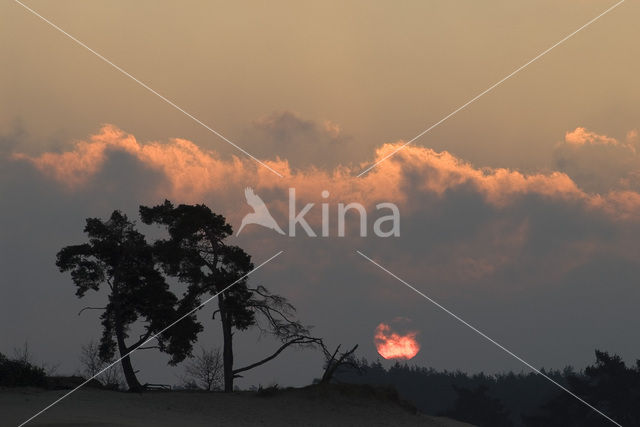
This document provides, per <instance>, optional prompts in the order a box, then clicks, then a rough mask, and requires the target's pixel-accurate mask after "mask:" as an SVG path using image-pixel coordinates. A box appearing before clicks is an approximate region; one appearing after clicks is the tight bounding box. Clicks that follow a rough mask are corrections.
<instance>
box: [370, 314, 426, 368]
mask: <svg viewBox="0 0 640 427" xmlns="http://www.w3.org/2000/svg"><path fill="white" fill-rule="evenodd" d="M417 335H418V332H416V331H409V332H407V333H406V334H404V335H401V334H399V333H397V332H393V331H392V330H391V327H390V326H389V325H387V324H385V323H380V324H379V325H378V327H377V328H376V332H375V335H374V337H373V340H374V342H375V344H376V349H377V350H378V353H379V354H380V356H382V357H384V358H385V359H406V360H408V359H412V358H413V357H415V355H416V354H418V352H419V351H420V343H418V341H417V340H416V337H417Z"/></svg>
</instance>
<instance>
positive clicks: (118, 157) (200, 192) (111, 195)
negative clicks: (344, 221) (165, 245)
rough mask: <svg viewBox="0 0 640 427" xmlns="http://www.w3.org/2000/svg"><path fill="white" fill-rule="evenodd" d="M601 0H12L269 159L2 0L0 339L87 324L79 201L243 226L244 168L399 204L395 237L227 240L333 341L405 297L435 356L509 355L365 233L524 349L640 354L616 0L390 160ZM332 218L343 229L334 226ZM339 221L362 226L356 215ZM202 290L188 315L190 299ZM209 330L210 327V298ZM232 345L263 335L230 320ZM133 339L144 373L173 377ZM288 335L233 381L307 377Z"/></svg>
mask: <svg viewBox="0 0 640 427" xmlns="http://www.w3.org/2000/svg"><path fill="white" fill-rule="evenodd" d="M614 3H615V2H606V1H600V0H598V1H595V0H571V1H563V2H558V1H547V0H544V1H535V2H523V1H513V0H509V1H507V0H505V1H483V2H478V1H473V0H468V1H466V0H460V1H455V2H452V1H422V2H418V1H415V2H402V4H398V3H397V2H378V3H376V4H372V3H371V2H349V3H348V4H346V5H345V4H343V2H321V3H316V4H315V5H308V4H307V5H303V4H301V3H299V2H290V3H289V2H279V3H274V2H252V3H227V2H219V3H218V2H195V1H194V2H179V3H175V2H171V3H169V2H156V1H142V2H135V3H133V4H132V3H131V2H119V1H108V2H107V1H105V2H80V1H56V2H45V1H30V2H28V3H27V4H28V5H29V6H30V7H32V8H34V9H35V10H36V11H38V13H41V14H42V15H43V16H45V17H46V18H47V19H50V20H51V21H53V22H54V23H55V24H57V25H59V26H60V27H61V28H63V29H64V30H65V31H67V32H69V33H70V34H72V35H73V36H75V37H77V38H78V39H79V40H81V41H82V42H84V43H86V44H87V45H88V46H89V47H91V48H92V49H94V50H96V51H97V52H99V53H101V54H102V55H104V56H105V57H107V58H109V59H110V60H111V61H113V62H114V63H115V64H117V65H119V66H121V67H122V68H124V69H125V70H127V71H128V72H129V73H131V74H132V75H134V76H136V77H137V78H139V79H140V80H142V81H144V82H145V83H147V84H148V85H149V86H151V87H152V88H153V89H154V90H156V91H158V92H160V93H161V94H163V95H164V96H166V97H168V98H169V99H171V100H172V101H174V102H176V103H177V104H178V105H180V106H181V107H182V108H184V109H185V110H187V111H188V112H190V113H192V114H193V115H195V116H196V117H198V118H199V119H200V120H202V121H203V122H205V123H206V124H208V125H210V126H211V127H213V128H214V129H216V130H217V131H219V132H221V133H222V134H224V135H225V136H226V137H228V138H230V139H231V140H232V141H234V142H235V143H237V144H238V145H240V146H242V147H243V148H244V149H246V150H248V151H249V152H251V153H252V154H254V155H256V156H257V157H258V158H260V159H262V160H264V161H266V162H268V164H269V165H270V166H271V167H273V168H274V169H277V170H278V171H279V172H281V173H282V174H283V175H284V177H283V178H279V177H277V176H275V175H273V174H271V173H270V172H269V171H268V170H266V169H264V168H262V167H260V166H257V165H256V163H255V162H253V161H252V160H251V159H249V158H247V156H245V155H243V154H242V153H240V152H238V151H237V150H236V149H234V148H233V147H231V146H230V145H229V144H227V143H226V142H224V141H223V140H221V139H220V138H218V137H216V136H215V135H213V134H211V133H210V132H208V131H207V130H205V129H203V128H202V127H201V126H199V125H198V124H196V123H194V122H193V121H192V120H191V119H189V118H188V117H186V116H185V115H183V114H182V113H180V112H178V111H176V110H175V109H173V108H172V107H170V106H169V105H167V104H166V103H164V102H163V101H162V100H160V99H159V98H158V97H156V96H154V95H153V94H151V93H149V92H148V91H146V90H145V89H143V88H141V87H140V86H139V85H137V84H136V83H135V82H133V81H132V80H130V79H128V78H127V77H125V76H124V75H122V74H121V73H119V72H117V71H116V70H114V69H113V68H112V67H110V66H109V65H108V64H106V63H104V62H103V61H101V60H100V59H98V58H97V57H96V56H94V55H92V54H91V53H90V52H88V51H87V50H85V49H83V48H82V47H80V46H78V45H77V44H75V43H74V42H73V41H72V40H70V39H69V38H67V37H65V36H64V35H62V34H60V33H59V32H57V31H56V30H54V29H53V28H52V27H50V26H49V25H47V24H46V23H45V22H43V21H41V20H39V19H38V18H37V17H35V16H33V15H32V14H30V13H29V12H27V11H26V10H25V9H23V8H22V7H20V6H19V5H18V4H15V3H13V2H3V3H2V4H1V5H0V40H1V42H0V57H1V58H2V67H0V99H1V100H2V102H1V103H0V175H1V177H0V200H2V209H0V223H1V224H2V226H1V227H0V242H1V243H0V251H1V254H0V255H1V256H0V270H1V271H2V275H1V278H0V280H1V282H0V283H1V286H0V322H2V324H3V325H4V326H3V327H2V328H0V352H3V353H9V354H11V353H12V349H13V348H14V347H17V346H20V345H21V344H22V343H23V342H24V341H25V340H28V341H29V343H30V345H31V347H32V348H33V351H34V353H35V354H36V357H37V358H39V359H40V360H46V361H47V362H49V363H60V371H61V372H72V371H73V370H74V369H76V368H77V366H78V354H79V349H80V345H81V344H83V343H86V342H87V341H88V340H89V339H91V338H92V337H93V338H97V337H98V336H99V334H100V330H99V320H98V315H97V314H96V313H85V314H83V316H82V318H78V317H77V315H76V314H77V312H78V310H79V309H80V308H82V307H83V306H85V305H90V304H93V303H96V304H99V303H100V301H101V299H102V297H103V295H93V296H90V297H87V300H86V301H79V300H77V298H76V297H75V295H74V288H73V285H72V283H71V280H70V277H69V276H67V275H63V274H60V273H59V272H57V270H56V267H55V265H54V257H55V253H56V252H57V251H58V250H59V249H60V248H61V247H62V246H64V245H67V244H72V243H79V242H81V241H82V240H83V235H82V228H83V226H84V218H86V217H89V216H94V217H95V216H97V217H107V216H108V215H109V214H110V212H111V211H112V210H113V209H121V210H123V211H124V212H126V213H128V214H129V215H130V216H132V217H134V216H135V215H136V212H137V206H138V205H139V204H141V203H144V204H152V203H158V202H161V201H162V200H163V199H164V198H170V199H171V200H172V201H174V202H188V203H201V202H204V203H207V204H208V205H209V206H210V207H211V208H212V209H213V210H214V211H216V212H218V213H221V214H223V215H225V216H226V217H227V218H228V220H229V221H230V223H231V224H232V225H233V226H234V228H237V227H238V225H239V223H240V220H241V218H242V216H243V215H244V214H246V213H247V212H249V208H248V207H247V206H246V204H245V201H244V193H243V189H244V187H246V186H251V187H253V188H255V189H256V192H257V193H258V194H260V196H261V197H262V198H263V199H264V200H265V202H267V204H268V205H269V207H270V208H271V209H272V213H273V214H274V217H275V218H276V220H278V221H279V222H280V223H281V224H285V223H286V219H285V215H286V209H287V205H286V203H287V199H286V195H287V190H288V188H289V187H295V188H296V191H297V194H298V196H299V200H298V202H299V203H300V204H303V203H307V202H314V203H316V206H315V208H314V211H313V212H312V213H311V214H310V217H311V223H312V225H313V226H314V227H319V225H318V224H319V212H320V210H319V209H320V208H319V207H318V204H319V203H321V202H322V200H321V198H320V193H321V191H322V190H328V191H329V192H330V193H331V196H330V198H329V199H328V201H329V203H331V206H332V207H331V209H332V212H334V213H333V214H334V215H335V211H334V209H335V206H336V205H337V203H338V202H351V201H357V202H360V203H363V204H364V205H365V206H366V207H367V209H368V212H369V214H370V216H371V218H370V221H369V227H371V225H372V223H373V220H374V219H375V215H376V214H375V212H376V211H375V204H376V203H379V202H385V201H389V202H394V203H396V204H398V206H399V207H400V211H401V236H400V237H398V238H386V239H380V238H377V237H374V236H370V237H366V238H359V237H354V236H353V235H351V236H350V237H346V238H338V237H336V236H335V234H334V235H333V236H332V237H329V238H317V239H313V238H305V237H300V236H299V237H296V238H291V237H284V236H278V235H276V234H275V233H273V232H270V231H269V230H262V229H259V228H258V227H253V228H247V229H246V232H245V231H243V233H242V235H241V236H240V237H239V238H235V237H234V238H233V239H231V240H230V242H231V243H234V244H239V245H241V246H242V247H243V248H245V249H246V250H247V251H248V252H249V253H251V254H252V255H253V256H254V260H255V262H256V264H257V263H260V262H262V260H264V259H266V258H269V257H270V256H271V255H273V254H274V253H276V252H277V251H279V250H284V251H285V252H284V254H283V255H282V256H281V257H279V258H278V259H277V260H275V261H273V263H271V264H269V265H267V266H265V267H264V269H262V270H260V271H259V272H258V273H257V274H256V275H255V277H254V278H252V281H254V283H260V284H263V285H265V286H266V287H268V288H269V289H271V290H273V291H274V292H277V293H280V294H282V295H284V296H286V297H288V298H289V299H290V300H291V302H293V303H294V304H295V305H296V307H297V308H298V310H299V313H298V314H299V317H300V319H301V320H302V321H303V322H305V323H307V324H311V325H314V326H315V327H314V332H315V333H316V334H318V335H320V336H323V337H325V338H326V339H327V341H328V342H329V344H330V345H337V344H339V343H342V344H343V345H344V346H350V345H353V344H355V343H359V344H360V349H361V353H360V355H362V356H366V357H367V358H369V359H375V357H376V352H375V346H374V342H373V335H374V331H375V328H376V326H377V325H378V324H379V323H380V322H388V321H390V320H391V319H394V318H396V317H406V318H410V319H411V320H412V325H413V326H414V327H415V328H416V329H417V330H419V332H420V333H419V339H420V341H421V344H422V349H421V351H420V353H418V355H417V356H416V357H415V358H414V359H412V361H415V362H416V363H418V364H420V365H425V366H434V367H436V368H448V369H458V368H459V369H464V370H471V371H478V370H485V371H490V372H495V371H503V370H508V369H516V370H520V369H521V368H523V367H522V366H521V365H520V364H519V363H518V362H517V361H514V360H513V359H511V358H510V357H509V356H507V355H506V354H504V353H502V352H501V351H500V350H498V349H496V348H495V347H493V346H492V345H491V344H489V343H487V342H486V341H484V340H483V339H482V338H481V337H479V336H477V335H475V334H474V333H473V332H472V331H470V330H468V329H465V328H464V327H463V326H461V325H460V324H459V323H457V322H456V321H455V320H454V319H452V318H451V317H449V316H447V315H446V314H444V313H442V312H441V311H439V310H438V309H437V308H436V307H434V306H433V305H431V304H430V303H429V302H428V301H426V300H424V299H422V298H421V297H419V296H418V295H417V294H415V293H414V292H412V291H411V290H409V289H408V288H406V287H404V285H402V284H401V283H399V282H398V281H396V280H395V279H393V278H392V277H390V276H389V275H386V274H385V273H383V272H381V271H380V270H379V269H377V268H376V267H375V266H374V265H372V264H371V263H368V262H367V261H366V260H364V259H363V258H362V257H360V256H358V255H357V254H356V252H355V251H356V250H360V251H362V252H363V253H366V254H367V255H369V256H371V257H372V258H375V259H376V260H378V261H379V262H380V263H381V264H382V265H384V266H386V267H388V268H389V269H390V270H391V271H393V272H394V273H396V274H397V275H399V276H400V277H402V278H403V279H405V280H407V281H408V282H410V283H411V284H413V285H414V286H415V287H417V288H419V289H420V290H422V291H423V292H425V293H426V294H428V295H429V296H431V297H433V298H435V299H436V300H438V301H439V302H440V303H442V304H443V305H445V306H447V307H449V308H450V309H451V310H452V311H454V312H456V313H457V314H459V315H460V316H462V317H463V318H465V319H466V320H467V321H469V322H470V323H472V324H474V325H476V326H477V327H478V328H480V329H482V330H484V331H485V332H486V333H487V334H488V335H490V336H492V337H494V338H495V339H496V340H498V341H500V342H501V343H502V344H504V345H505V346H507V347H509V348H510V349H512V350H513V351H514V352H515V353H517V354H520V355H521V356H523V357H524V358H525V359H526V360H528V361H530V362H531V363H532V364H534V365H536V366H546V367H562V366H564V365H567V364H573V365H577V366H584V365H585V364H586V363H589V362H590V361H591V360H592V359H593V350H594V349H595V348H601V349H605V350H608V351H612V352H616V353H619V354H621V355H622V356H623V357H625V358H626V359H627V360H635V359H636V358H638V357H640V343H638V340H637V337H636V331H635V329H637V328H634V327H633V325H637V324H638V322H639V321H640V317H639V314H638V310H637V306H638V304H639V303H640V288H639V287H638V285H637V277H638V274H639V273H640V265H639V264H638V261H637V260H638V255H640V250H639V248H638V244H637V242H638V238H639V237H640V214H639V213H638V208H639V207H640V156H639V154H638V149H639V148H640V140H639V137H638V129H639V128H640V119H639V118H640V85H638V80H637V79H638V76H639V75H640V48H639V47H638V43H637V41H638V40H639V39H640V38H639V37H640V29H639V28H638V26H637V22H636V21H637V16H638V13H639V12H640V6H639V5H638V2H636V1H633V0H627V1H626V2H625V3H624V4H622V5H621V6H620V7H618V8H617V9H616V10H614V11H612V12H611V13H610V14H608V15H606V16H605V17H603V18H602V19H601V20H599V21H597V22H596V23H594V24H593V25H592V26H590V27H588V28H587V29H585V30H584V31H582V32H580V33H578V34H577V35H576V36H575V37H574V38H572V39H570V40H568V41H567V42H566V43H564V44H563V45H561V46H559V47H557V48H556V49H554V50H553V51H551V52H550V53H549V54H548V55H546V56H544V57H543V58H541V59H540V60H539V61H537V62H535V63H534V64H532V65H531V66H529V67H528V68H526V69H525V70H524V71H522V72H521V73H519V74H518V75H516V76H514V77H513V78H512V79H510V80H508V81H507V82H505V83H504V84H503V85H501V86H500V87H498V88H496V89H495V90H494V91H492V92H491V93H489V94H487V95H486V96H484V97H483V98H481V99H480V100H478V101H477V102H476V103H474V104H472V105H471V106H469V107H468V108H467V109H465V110H464V111H462V112H460V113H459V114H458V115H456V116H454V117H453V118H451V119H450V120H449V121H447V122H445V123H444V124H443V125H442V126H440V127H438V128H436V129H435V130H434V131H433V132H430V133H429V134H427V135H425V136H423V137H422V138H421V139H419V140H418V141H416V142H415V144H413V145H411V146H409V147H407V148H406V149H405V150H402V151H401V152H399V153H398V155H397V156H395V157H393V159H391V160H389V161H387V162H384V163H382V164H381V165H380V167H378V168H376V169H374V170H372V171H371V172H370V173H369V174H367V175H365V176H364V177H363V178H356V177H355V175H357V174H358V173H359V172H360V171H361V170H362V168H363V167H364V165H366V164H369V163H370V162H371V161H373V160H374V159H381V158H382V157H384V155H385V154H386V153H389V152H390V151H392V150H393V149H395V148H397V147H399V146H400V145H399V144H401V143H402V142H403V141H406V140H409V139H411V138H412V137H413V136H415V135H416V134H418V133H419V132H421V131H422V130H424V129H425V128H427V127H429V126H430V125H431V124H433V123H434V122H436V121H438V120H440V119H441V118H442V117H443V116H445V115H446V114H448V113H449V112H451V111H452V110H454V109H455V108H457V107H459V106H460V105H462V104H463V103H465V102H466V101H468V100H469V99H471V98H473V97H474V96H475V95H477V94H478V93H480V92H481V91H482V90H484V89H486V88H487V87H489V86H490V85H491V84H493V83H495V82H496V81H498V80H500V79H501V78H503V77H504V76H506V75H507V74H509V73H510V72H512V71H513V70H515V69H516V68H518V67H519V66H520V65H522V64H524V63H525V62H527V61H528V60H530V59H531V58H533V57H535V56H536V55H537V54H538V53H540V52H541V51H543V50H544V49H546V48H548V47H550V46H551V45H553V44H554V43H556V42H557V41H559V40H560V39H562V38H563V37H565V36H566V35H568V34H569V33H571V32H572V31H574V30H576V29H577V28H579V27H580V26H582V25H583V24H584V23H586V22H587V21H589V20H590V19H592V18H594V17H595V16H597V15H598V14H600V13H601V12H602V11H604V10H605V9H606V8H608V7H609V6H611V5H613V4H614ZM333 226H334V225H333V223H332V227H333ZM352 234H353V233H352ZM209 316H210V312H206V313H203V320H206V319H207V318H208V317H209ZM205 325H206V329H205V332H204V334H203V335H202V342H203V344H204V345H207V346H209V345H217V343H218V342H219V340H220V334H219V330H218V329H219V325H218V324H217V323H212V322H211V321H206V323H205ZM236 337H237V339H238V350H237V351H238V353H237V354H238V357H237V360H238V365H241V364H243V363H244V362H251V361H254V360H255V359H257V358H261V356H263V355H266V354H267V353H269V352H270V351H271V350H272V349H273V348H274V346H275V343H274V342H272V341H270V340H269V339H262V340H261V341H259V342H258V345H257V346H256V335H255V334H253V333H248V334H240V333H239V334H237V335H236ZM165 362H166V357H165V356H162V355H158V354H152V353H148V354H145V355H141V356H136V358H135V363H136V365H137V366H138V367H139V368H141V373H140V376H141V378H142V380H143V381H147V380H151V382H163V381H165V382H176V381H177V379H176V377H175V375H177V373H179V371H180V370H179V369H177V370H171V369H169V368H165V365H164V364H165ZM321 364H322V359H321V357H320V355H319V354H318V353H314V352H310V351H292V352H289V353H287V354H286V355H285V356H284V357H282V358H281V359H279V360H276V361H275V362H272V363H271V364H269V365H266V366H265V367H264V368H260V369H259V370H256V371H255V372H251V373H249V374H248V375H247V377H246V378H245V379H242V380H241V381H240V385H242V386H246V385H250V384H257V383H263V384H266V383H269V382H272V381H275V382H278V383H280V384H295V385H298V384H304V383H306V382H308V381H310V379H311V378H313V377H314V376H318V375H319V374H320V371H321Z"/></svg>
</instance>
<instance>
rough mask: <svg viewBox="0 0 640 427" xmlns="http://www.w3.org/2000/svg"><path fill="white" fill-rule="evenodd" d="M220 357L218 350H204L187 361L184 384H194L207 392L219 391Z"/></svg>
mask: <svg viewBox="0 0 640 427" xmlns="http://www.w3.org/2000/svg"><path fill="white" fill-rule="evenodd" d="M222 371H223V364H222V355H221V354H220V350H219V349H217V348H216V349H210V350H205V349H204V348H202V347H201V348H200V353H199V354H197V355H196V356H195V357H194V358H193V359H191V360H189V361H188V362H187V364H186V367H185V372H186V374H187V377H186V381H185V384H192V383H196V384H198V385H200V387H202V388H203V389H205V390H207V391H212V390H219V389H220V388H221V385H222V379H223V374H222Z"/></svg>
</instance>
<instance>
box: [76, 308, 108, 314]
mask: <svg viewBox="0 0 640 427" xmlns="http://www.w3.org/2000/svg"><path fill="white" fill-rule="evenodd" d="M106 309H107V307H85V308H83V309H82V310H80V311H79V312H78V316H80V315H81V314H82V312H83V311H85V310H106Z"/></svg>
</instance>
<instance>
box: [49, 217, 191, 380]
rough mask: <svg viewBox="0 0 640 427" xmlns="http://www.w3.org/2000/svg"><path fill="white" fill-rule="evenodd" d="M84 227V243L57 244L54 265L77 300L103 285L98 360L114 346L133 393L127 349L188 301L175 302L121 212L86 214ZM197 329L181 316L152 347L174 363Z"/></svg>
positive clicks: (133, 377) (106, 357) (111, 354)
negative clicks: (136, 329)
mask: <svg viewBox="0 0 640 427" xmlns="http://www.w3.org/2000/svg"><path fill="white" fill-rule="evenodd" d="M84 231H85V233H87V235H88V237H89V242H88V243H83V244H80V245H72V246H67V247H64V248H62V249H61V250H60V252H58V255H57V260H56V265H57V266H58V268H59V269H60V271H61V272H67V271H69V272H71V278H72V280H73V282H74V283H75V285H76V295H77V296H78V297H79V298H82V297H84V295H85V294H86V293H87V291H98V290H100V289H101V288H103V287H106V288H107V291H108V302H107V305H106V306H105V307H103V308H101V310H102V311H103V313H102V316H101V319H102V327H103V331H102V338H101V340H100V351H99V353H100V358H101V359H102V360H111V359H113V358H114V357H115V352H116V350H117V351H118V352H119V354H120V357H121V358H122V360H121V365H122V371H123V373H124V377H125V380H126V382H127V385H128V387H129V389H130V390H132V391H139V390H141V389H142V386H141V384H140V383H139V381H138V379H137V377H136V373H135V371H134V369H133V365H132V363H131V359H130V356H129V353H130V352H132V351H134V350H137V349H138V348H141V346H142V345H143V344H144V343H146V342H147V341H148V340H149V338H150V337H151V336H152V335H154V334H157V333H159V332H160V331H162V330H163V329H164V328H166V327H167V326H168V325H170V324H171V322H173V321H174V320H175V319H178V318H180V317H181V316H182V315H184V314H186V313H188V312H189V311H190V310H192V305H190V304H189V302H190V301H185V300H182V301H179V300H178V298H177V297H176V296H175V295H174V294H173V293H172V292H171V291H170V290H169V285H168V284H167V283H166V281H165V279H164V276H163V275H162V273H161V272H160V271H159V270H158V269H157V268H156V261H155V254H154V252H153V249H152V247H151V246H150V245H149V244H147V242H146V240H145V238H144V236H143V235H142V234H141V233H139V232H138V231H137V230H135V228H134V223H133V222H131V221H129V219H128V218H127V216H126V215H123V214H122V213H121V212H119V211H114V212H113V213H112V214H111V217H110V218H109V219H108V220H107V221H102V220H100V219H98V218H89V219H87V224H86V227H85V229H84ZM138 321H140V322H141V323H142V326H143V328H144V332H143V333H142V335H140V336H139V337H138V338H137V339H135V340H134V341H133V343H128V342H127V340H128V338H130V337H129V335H130V330H131V327H132V326H133V325H134V324H135V323H136V322H138ZM201 329H202V327H201V326H200V325H199V324H198V323H197V322H196V321H195V316H193V315H190V316H187V317H186V318H185V319H183V320H182V321H181V322H179V323H178V324H176V325H174V326H173V327H171V328H170V329H169V330H167V331H166V332H164V333H162V334H161V335H159V336H158V337H157V341H158V345H157V346H154V347H152V348H158V349H160V350H161V351H163V352H165V353H167V354H169V355H171V360H170V362H169V363H170V364H177V363H178V362H180V361H182V360H183V359H184V358H185V357H186V356H187V355H189V354H190V352H191V348H192V344H193V342H194V341H195V339H196V336H197V334H198V332H200V330H201Z"/></svg>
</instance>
